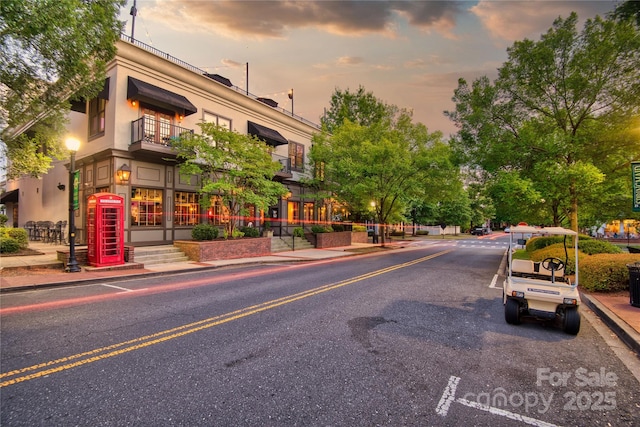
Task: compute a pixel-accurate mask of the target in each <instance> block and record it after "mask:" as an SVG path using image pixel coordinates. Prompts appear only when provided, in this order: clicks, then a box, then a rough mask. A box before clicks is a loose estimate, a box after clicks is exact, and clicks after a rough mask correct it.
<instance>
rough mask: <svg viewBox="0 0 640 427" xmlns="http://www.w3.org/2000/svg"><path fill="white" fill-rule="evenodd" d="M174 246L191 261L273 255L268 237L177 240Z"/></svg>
mask: <svg viewBox="0 0 640 427" xmlns="http://www.w3.org/2000/svg"><path fill="white" fill-rule="evenodd" d="M173 245H174V246H175V247H177V248H179V249H180V250H181V251H182V252H184V253H185V255H186V256H187V257H188V258H189V259H190V260H191V261H214V260H217V259H233V258H250V257H257V256H264V255H269V254H270V253H271V239H270V238H268V237H256V238H246V239H229V240H209V241H201V242H196V241H191V240H176V241H174V242H173Z"/></svg>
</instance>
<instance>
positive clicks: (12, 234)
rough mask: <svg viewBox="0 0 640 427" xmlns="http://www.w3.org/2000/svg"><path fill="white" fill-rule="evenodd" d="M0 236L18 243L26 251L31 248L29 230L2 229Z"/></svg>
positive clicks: (0, 229)
mask: <svg viewBox="0 0 640 427" xmlns="http://www.w3.org/2000/svg"><path fill="white" fill-rule="evenodd" d="M0 235H2V236H3V237H6V238H10V239H13V240H15V241H16V242H18V246H19V248H20V249H26V248H28V247H29V235H28V234H27V230H25V229H24V228H12V227H9V228H0Z"/></svg>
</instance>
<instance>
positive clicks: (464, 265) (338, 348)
mask: <svg viewBox="0 0 640 427" xmlns="http://www.w3.org/2000/svg"><path fill="white" fill-rule="evenodd" d="M477 242H481V241H477ZM481 243H482V244H481ZM481 243H468V244H467V243H465V242H464V241H458V242H433V241H430V242H426V243H417V244H415V245H413V246H409V247H407V248H406V249H404V250H395V251H390V252H387V253H384V254H376V255H367V256H358V257H350V258H346V259H345V258H343V259H339V260H331V261H323V262H316V263H310V264H306V263H305V264H287V265H266V266H256V267H243V268H237V269H225V270H212V271H208V272H204V273H203V272H200V273H192V274H180V275H175V276H166V277H160V278H158V277H156V278H153V279H146V280H129V281H126V280H125V281H122V282H117V283H114V282H111V283H108V284H94V285H90V286H79V287H70V288H64V289H60V288H59V289H49V290H40V291H33V292H22V293H16V294H7V295H3V296H2V300H1V303H0V316H1V317H0V320H1V322H2V323H1V332H2V335H1V341H0V344H1V351H0V356H1V359H0V362H1V364H2V366H1V372H2V374H1V377H0V400H1V406H0V412H1V414H0V424H1V425H2V426H69V425H79V426H127V425H132V426H133V425H135V426H258V425H259V426H289V425H299V426H320V425H322V426H373V425H389V426H432V425H438V426H439V425H451V426H454V425H475V426H492V427H495V426H511V425H538V426H544V425H604V426H606V425H611V426H626V425H628V426H632V425H638V419H640V402H639V401H638V398H637V396H640V383H639V382H638V380H637V379H636V378H635V377H634V375H632V373H631V371H630V370H629V368H628V367H627V366H626V365H625V363H623V362H622V361H621V360H620V358H619V356H618V355H619V351H618V352H615V351H614V349H612V347H611V342H610V341H609V340H608V339H606V338H607V337H605V338H603V337H602V336H601V334H600V333H598V331H597V330H596V328H597V325H593V324H592V321H589V320H588V319H587V317H585V316H583V322H582V329H581V331H580V333H579V334H578V335H577V336H570V335H566V334H564V333H563V332H562V331H561V330H560V329H559V328H555V327H553V326H552V325H543V324H538V323H525V324H523V325H519V326H512V325H507V324H506V323H505V321H504V314H503V306H502V298H501V297H502V291H501V282H502V278H499V277H497V276H496V272H497V271H498V268H499V265H500V263H501V261H502V259H503V255H504V246H503V245H502V244H500V242H497V243H496V244H495V246H492V245H493V243H489V242H481ZM485 243H486V244H485ZM492 284H493V286H492ZM586 314H588V313H585V315H586ZM594 323H596V322H594ZM594 326H595V327H594ZM636 362H637V360H636Z"/></svg>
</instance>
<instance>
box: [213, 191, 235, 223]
mask: <svg viewBox="0 0 640 427" xmlns="http://www.w3.org/2000/svg"><path fill="white" fill-rule="evenodd" d="M229 219H230V215H229V208H228V207H226V206H225V205H224V204H223V203H222V198H221V197H220V196H213V197H211V206H210V207H209V224H213V225H224V224H227V223H228V222H229Z"/></svg>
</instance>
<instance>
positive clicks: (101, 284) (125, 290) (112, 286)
mask: <svg viewBox="0 0 640 427" xmlns="http://www.w3.org/2000/svg"><path fill="white" fill-rule="evenodd" d="M98 285H100V286H106V287H107V288H113V289H120V290H121V291H124V292H135V291H134V290H133V289H127V288H121V287H120V286H115V285H108V284H106V283H98Z"/></svg>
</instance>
